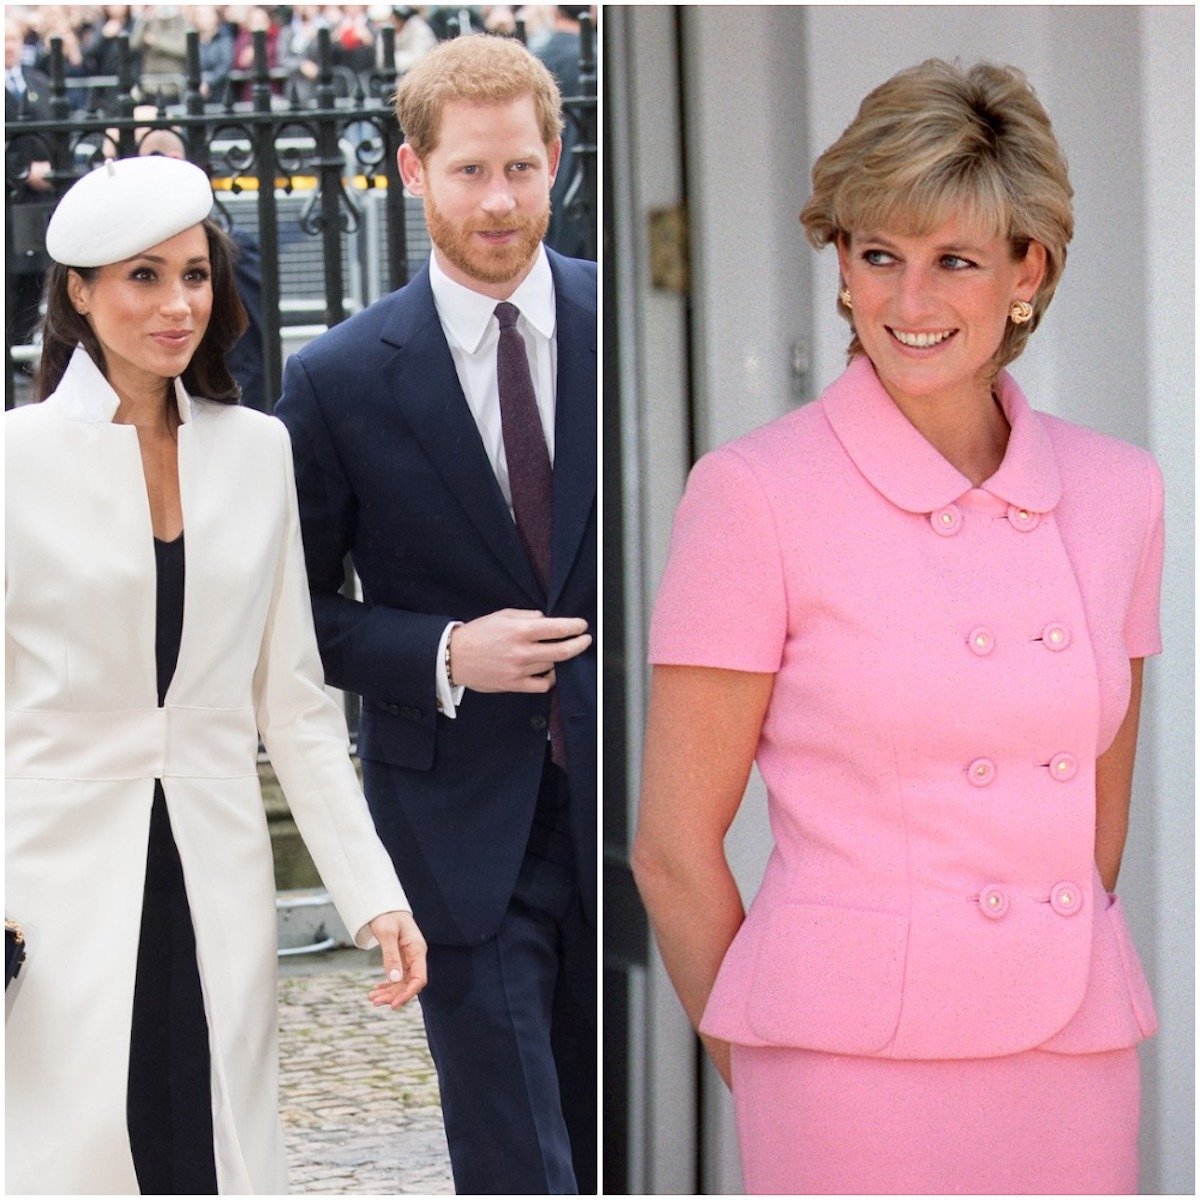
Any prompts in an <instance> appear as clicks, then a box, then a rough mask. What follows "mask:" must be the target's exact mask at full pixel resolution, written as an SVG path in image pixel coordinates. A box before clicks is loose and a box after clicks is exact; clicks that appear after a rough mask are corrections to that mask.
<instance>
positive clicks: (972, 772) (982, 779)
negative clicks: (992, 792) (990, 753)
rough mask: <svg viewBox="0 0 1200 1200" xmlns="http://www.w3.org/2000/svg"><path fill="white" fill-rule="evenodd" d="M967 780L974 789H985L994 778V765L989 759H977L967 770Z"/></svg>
mask: <svg viewBox="0 0 1200 1200" xmlns="http://www.w3.org/2000/svg"><path fill="white" fill-rule="evenodd" d="M967 778H968V779H969V780H970V781H971V782H972V783H973V784H974V785H975V786H976V787H987V785H988V784H989V783H991V782H992V780H993V779H995V778H996V764H995V763H994V762H992V760H991V759H990V758H977V759H976V760H975V761H974V762H973V763H972V764H971V765H970V766H969V767H968V768H967Z"/></svg>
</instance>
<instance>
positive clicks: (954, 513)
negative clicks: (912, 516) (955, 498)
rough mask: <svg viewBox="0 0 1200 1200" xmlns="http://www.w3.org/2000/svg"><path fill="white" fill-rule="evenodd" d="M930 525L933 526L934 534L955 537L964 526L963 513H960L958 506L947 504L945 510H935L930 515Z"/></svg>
mask: <svg viewBox="0 0 1200 1200" xmlns="http://www.w3.org/2000/svg"><path fill="white" fill-rule="evenodd" d="M929 523H930V525H932V526H933V531H934V533H940V534H941V535H942V537H953V536H954V535H955V534H956V533H957V532H958V531H959V529H960V528H961V526H962V513H960V512H959V511H958V506H957V505H954V504H947V505H946V507H945V508H937V509H934V511H933V512H931V513H930V514H929Z"/></svg>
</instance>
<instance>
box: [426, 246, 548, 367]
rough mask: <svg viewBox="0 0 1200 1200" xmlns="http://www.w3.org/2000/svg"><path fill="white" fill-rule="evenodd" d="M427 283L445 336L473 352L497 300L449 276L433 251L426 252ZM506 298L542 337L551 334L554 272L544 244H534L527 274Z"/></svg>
mask: <svg viewBox="0 0 1200 1200" xmlns="http://www.w3.org/2000/svg"><path fill="white" fill-rule="evenodd" d="M429 286H430V287H431V288H432V289H433V302H434V304H435V305H436V306H437V311H438V317H439V318H440V320H441V322H442V328H443V329H445V331H446V334H447V336H448V337H450V338H451V340H453V341H455V342H457V343H458V345H459V346H461V347H462V349H463V350H465V351H466V352H467V353H468V354H474V353H475V351H476V350H478V349H479V347H480V344H481V343H482V342H483V338H484V335H485V334H486V333H487V332H488V329H489V324H488V323H489V322H490V321H491V320H492V318H493V316H494V315H495V312H496V305H497V304H498V303H499V301H496V300H493V299H492V298H491V296H484V295H481V294H480V293H479V292H475V291H472V290H471V289H470V288H468V287H464V286H463V285H462V284H461V283H458V282H456V281H455V280H453V279H451V278H450V276H449V275H447V274H446V272H445V271H443V270H442V268H441V264H440V263H439V262H438V260H437V254H436V253H434V254H430V256H429ZM508 301H509V303H510V304H515V305H516V306H517V308H519V309H520V310H521V315H522V316H523V317H524V318H525V320H526V321H528V322H529V324H530V325H531V326H533V328H534V329H535V330H537V332H538V333H540V334H541V335H542V337H544V338H550V337H553V336H554V324H555V311H554V276H553V275H552V274H551V273H550V260H549V259H548V258H547V257H546V248H545V246H542V245H539V246H538V250H537V255H536V256H535V258H534V260H533V266H532V267H531V268H530V269H529V274H528V275H526V276H525V278H524V279H522V280H521V282H520V285H519V286H518V287H517V289H516V290H515V291H514V292H513V294H512V295H511V296H509V297H508Z"/></svg>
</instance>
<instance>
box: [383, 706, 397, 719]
mask: <svg viewBox="0 0 1200 1200" xmlns="http://www.w3.org/2000/svg"><path fill="white" fill-rule="evenodd" d="M383 711H384V712H388V713H391V714H392V716H393V717H396V716H399V715H400V706H399V705H398V704H385V705H384V706H383Z"/></svg>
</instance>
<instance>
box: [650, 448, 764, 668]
mask: <svg viewBox="0 0 1200 1200" xmlns="http://www.w3.org/2000/svg"><path fill="white" fill-rule="evenodd" d="M786 633H787V594H786V589H785V585H784V573H783V565H782V556H781V553H780V545H779V537H778V533H777V529H776V523H775V519H774V514H773V512H772V508H771V504H770V498H769V497H768V495H767V492H766V489H765V488H764V487H763V484H762V481H761V480H760V479H759V478H758V476H757V475H756V473H755V471H754V469H753V466H752V464H751V463H750V462H748V461H747V460H746V459H745V457H744V456H743V455H742V454H741V453H739V452H738V451H737V450H736V449H734V448H732V447H723V448H722V449H720V450H716V451H713V453H711V454H708V455H706V456H705V457H704V458H702V459H701V460H700V461H699V462H698V463H697V464H696V465H695V467H693V469H692V473H691V476H690V478H689V479H688V485H687V490H686V491H685V493H684V497H683V500H682V501H681V502H680V505H679V511H678V512H677V513H676V515H675V525H674V529H673V532H672V535H671V550H670V555H669V557H668V560H667V569H666V572H665V573H664V575H663V581H662V586H661V587H660V589H659V593H658V599H657V601H656V603H655V606H654V615H653V618H652V620H651V623H650V661H651V662H652V663H658V664H674V665H678V666H701V667H723V668H726V669H728V670H734V671H767V672H774V671H778V670H779V666H780V662H781V660H782V654H783V644H784V639H785V636H786Z"/></svg>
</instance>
